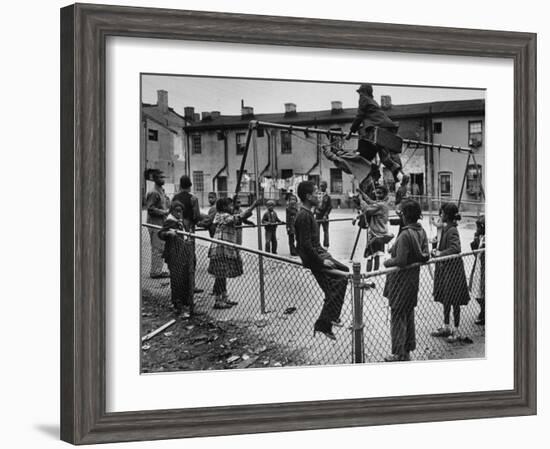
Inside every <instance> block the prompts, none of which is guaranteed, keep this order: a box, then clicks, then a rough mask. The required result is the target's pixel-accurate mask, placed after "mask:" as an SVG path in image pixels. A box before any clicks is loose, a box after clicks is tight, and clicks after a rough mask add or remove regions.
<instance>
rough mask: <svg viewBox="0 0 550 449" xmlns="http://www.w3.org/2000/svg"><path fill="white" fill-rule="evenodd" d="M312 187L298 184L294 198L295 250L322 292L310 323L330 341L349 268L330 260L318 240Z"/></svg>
mask: <svg viewBox="0 0 550 449" xmlns="http://www.w3.org/2000/svg"><path fill="white" fill-rule="evenodd" d="M316 189H317V188H316V186H315V184H313V182H311V181H304V182H301V183H300V184H299V185H298V191H297V193H298V197H299V198H300V200H301V201H302V206H301V207H300V210H299V211H298V214H297V215H296V221H295V222H294V227H295V232H296V250H297V252H298V255H299V256H300V259H301V260H302V264H303V265H304V267H306V268H309V269H310V270H311V273H312V274H313V276H314V277H315V280H316V281H317V283H318V284H319V287H321V290H322V291H323V293H324V294H325V299H324V304H323V308H322V310H321V314H320V315H319V318H318V319H317V321H315V324H314V326H313V331H314V334H315V333H316V332H321V333H322V334H324V335H325V336H326V337H328V338H330V339H331V340H336V336H335V335H334V333H333V332H332V326H333V325H336V326H341V325H342V324H341V321H340V313H341V311H342V306H343V304H344V297H345V295H346V288H347V285H348V275H347V272H349V268H348V267H347V266H346V265H344V264H342V263H340V262H338V261H337V260H336V259H334V258H333V257H332V256H331V255H330V253H329V252H328V251H327V250H326V249H324V248H323V247H322V246H321V244H320V242H319V227H318V226H317V222H316V220H315V216H314V214H313V212H312V209H313V208H315V207H316V206H317V205H318V203H319V200H318V197H317V195H316Z"/></svg>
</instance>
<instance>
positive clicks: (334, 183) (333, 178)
mask: <svg viewBox="0 0 550 449" xmlns="http://www.w3.org/2000/svg"><path fill="white" fill-rule="evenodd" d="M343 191H344V189H343V185H342V170H340V169H339V168H331V169H330V192H331V193H342V192H343Z"/></svg>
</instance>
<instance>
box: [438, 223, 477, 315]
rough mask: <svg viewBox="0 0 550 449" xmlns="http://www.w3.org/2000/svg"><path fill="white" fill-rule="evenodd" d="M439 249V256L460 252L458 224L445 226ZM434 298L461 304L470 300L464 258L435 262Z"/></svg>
mask: <svg viewBox="0 0 550 449" xmlns="http://www.w3.org/2000/svg"><path fill="white" fill-rule="evenodd" d="M438 250H439V251H440V254H439V256H438V257H444V256H450V255H452V254H460V252H461V247H460V236H459V234H458V230H457V229H456V224H450V225H448V226H447V227H444V228H443V230H442V233H441V239H440V240H439V245H438ZM434 300H435V301H437V302H440V303H442V304H452V305H461V306H462V305H466V304H468V302H470V293H469V292H468V284H467V282H466V273H465V271H464V262H463V261H462V258H460V257H458V258H454V259H450V260H445V261H442V262H438V263H436V264H435V274H434Z"/></svg>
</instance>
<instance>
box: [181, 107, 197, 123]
mask: <svg viewBox="0 0 550 449" xmlns="http://www.w3.org/2000/svg"><path fill="white" fill-rule="evenodd" d="M183 116H184V117H185V120H187V121H189V122H192V121H193V119H194V118H195V108H194V107H193V106H185V107H184V108H183Z"/></svg>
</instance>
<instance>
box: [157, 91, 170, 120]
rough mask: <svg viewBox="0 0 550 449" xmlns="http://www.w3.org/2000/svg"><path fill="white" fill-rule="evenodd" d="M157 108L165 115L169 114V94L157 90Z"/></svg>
mask: <svg viewBox="0 0 550 449" xmlns="http://www.w3.org/2000/svg"><path fill="white" fill-rule="evenodd" d="M157 106H158V107H159V109H160V112H162V113H163V114H167V113H168V92H166V91H165V90H157Z"/></svg>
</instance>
